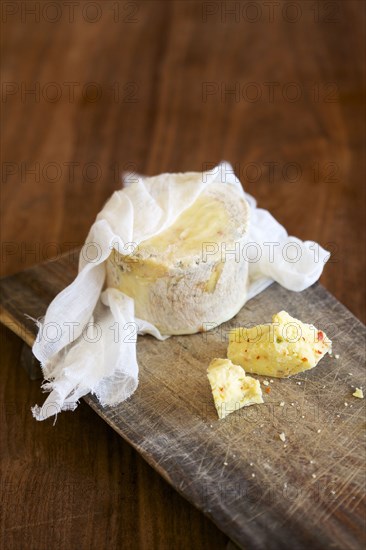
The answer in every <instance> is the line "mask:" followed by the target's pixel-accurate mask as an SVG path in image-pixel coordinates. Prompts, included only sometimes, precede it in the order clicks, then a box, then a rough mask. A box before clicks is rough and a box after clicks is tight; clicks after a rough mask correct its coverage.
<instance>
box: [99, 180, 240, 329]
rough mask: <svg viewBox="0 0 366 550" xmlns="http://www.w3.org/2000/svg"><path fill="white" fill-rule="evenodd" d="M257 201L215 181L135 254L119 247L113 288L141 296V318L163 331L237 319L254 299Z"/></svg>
mask: <svg viewBox="0 0 366 550" xmlns="http://www.w3.org/2000/svg"><path fill="white" fill-rule="evenodd" d="M248 222H249V207H248V204H247V202H246V200H245V199H244V198H243V196H242V195H241V194H240V193H239V191H238V190H237V189H236V187H235V186H233V185H230V184H222V183H220V184H211V185H210V186H208V187H207V189H206V190H205V191H204V192H202V194H201V195H200V196H199V197H198V199H197V200H196V201H195V202H194V204H193V205H192V206H191V207H189V208H187V209H186V210H185V211H183V213H182V214H181V215H180V216H179V217H178V218H177V220H176V221H175V222H174V223H173V224H172V225H171V226H170V227H169V228H167V229H166V230H164V231H162V232H160V233H159V234H157V235H155V236H154V237H152V238H150V239H148V240H146V241H143V242H142V243H140V245H139V246H138V247H137V248H135V250H134V251H133V252H132V254H130V255H126V254H120V253H119V252H118V251H116V250H113V252H112V253H111V255H110V257H109V259H108V261H107V286H109V287H114V288H118V289H119V290H121V291H122V292H124V293H125V294H127V295H128V296H130V297H131V298H133V299H134V303H135V316H136V317H137V318H140V319H145V320H147V321H149V322H151V323H152V324H154V325H155V326H156V327H157V328H158V329H159V330H160V332H161V333H162V334H191V333H194V332H200V331H205V330H208V329H209V328H212V327H213V326H217V325H218V324H220V323H222V322H224V321H227V320H228V319H231V318H232V317H233V316H234V315H236V313H237V312H238V311H239V310H240V308H241V307H242V306H243V305H244V303H245V301H246V297H247V286H248V263H247V261H246V259H245V257H244V255H243V254H242V248H243V246H244V244H245V238H246V234H247V227H248Z"/></svg>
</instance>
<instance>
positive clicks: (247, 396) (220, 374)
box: [207, 359, 263, 419]
mask: <svg viewBox="0 0 366 550" xmlns="http://www.w3.org/2000/svg"><path fill="white" fill-rule="evenodd" d="M207 376H208V380H209V382H210V385H211V390H212V395H213V398H214V402H215V407H216V410H217V414H218V415H219V418H220V419H222V418H225V417H226V416H227V415H228V414H230V413H232V412H234V411H236V410H238V409H240V408H241V407H247V406H249V405H254V404H255V403H263V398H262V390H261V387H260V384H259V381H258V380H255V379H254V378H252V377H251V376H246V374H245V371H244V369H243V368H242V367H240V366H239V365H234V364H233V363H232V362H231V361H230V359H213V360H212V361H211V363H210V365H209V367H208V369H207Z"/></svg>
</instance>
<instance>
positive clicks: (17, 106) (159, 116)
mask: <svg viewBox="0 0 366 550" xmlns="http://www.w3.org/2000/svg"><path fill="white" fill-rule="evenodd" d="M55 5H56V3H54V2H53V3H46V2H45V3H44V2H25V1H23V2H22V1H20V2H3V5H2V19H1V22H2V62H3V69H2V103H1V108H2V116H1V122H2V130H3V136H4V137H3V146H2V222H1V229H2V249H1V272H2V275H8V274H11V273H14V272H16V271H19V270H21V269H24V268H26V267H28V266H30V265H33V264H36V263H38V262H40V261H44V260H47V259H49V258H51V257H55V256H57V255H58V254H60V253H61V252H65V251H67V250H70V249H72V248H74V247H76V246H78V245H80V244H82V242H83V240H84V239H85V236H86V234H87V231H88V228H89V226H90V225H91V223H92V222H93V220H94V218H95V215H96V214H97V212H98V211H99V210H100V208H101V206H102V205H103V202H104V201H105V200H106V199H107V198H108V196H109V195H110V194H111V192H112V191H113V190H114V189H116V188H118V187H119V186H120V174H121V172H122V171H127V172H128V173H129V177H130V178H131V177H133V174H134V172H142V173H146V174H150V175H152V174H156V173H159V172H162V171H184V170H201V169H204V168H205V167H206V166H208V165H211V164H213V163H217V162H218V161H220V160H222V159H226V160H228V161H230V162H231V163H232V164H234V165H235V167H236V171H237V173H238V175H240V177H241V179H242V181H243V184H244V186H245V189H246V190H248V191H249V192H251V193H252V194H254V195H255V196H256V198H257V199H258V201H259V204H260V205H261V206H263V207H265V208H268V209H269V210H270V211H271V212H272V213H273V215H274V216H275V217H277V218H278V219H279V221H281V222H282V223H283V224H284V225H285V226H286V228H287V229H288V231H289V232H290V233H291V234H294V235H296V236H298V237H300V238H302V239H313V240H316V241H318V242H319V243H320V244H322V245H323V246H324V247H326V248H328V249H330V250H331V251H332V252H333V257H332V261H331V262H330V263H329V264H328V265H327V266H326V268H325V272H324V274H323V276H322V278H321V281H322V283H323V284H324V285H325V286H326V287H327V288H328V289H329V290H330V291H331V292H333V294H335V296H336V297H337V298H338V299H339V300H340V301H341V302H343V303H344V304H345V305H346V306H347V307H348V308H349V309H350V310H351V311H352V312H353V313H354V314H355V315H356V316H358V317H359V318H360V319H361V320H363V321H365V319H366V312H365V308H364V303H365V284H364V272H365V254H364V245H363V243H364V236H365V233H364V219H365V207H364V204H365V185H364V177H365V170H364V168H365V167H364V157H363V147H364V145H365V143H364V142H365V126H364V116H365V109H364V107H365V102H364V97H365V80H364V75H363V74H362V71H363V67H364V66H365V55H364V39H365V3H364V2H362V1H350V0H347V1H330V2H316V1H306V0H304V1H299V0H297V1H295V2H290V3H287V2H278V3H277V2H273V3H272V2H270V3H266V2H261V1H258V2H226V3H220V2H215V1H214V2H189V1H188V2H183V1H176V2H168V1H162V2H157V1H154V0H151V1H147V0H145V1H137V2H134V1H133V2H119V1H117V2H115V1H113V2H101V1H99V2H92V3H91V2H83V1H81V2H78V3H75V5H74V7H73V8H72V7H70V6H68V5H67V3H64V2H62V1H60V2H58V3H57V6H58V9H56V8H55ZM47 6H48V7H47ZM2 349H3V352H2V354H1V369H0V376H1V378H2V383H1V392H2V395H1V420H2V429H1V436H2V458H1V460H2V463H1V469H2V472H3V479H2V482H1V499H2V503H1V504H2V523H1V532H2V533H3V537H5V539H3V545H4V547H5V546H6V548H14V549H19V548H25V547H26V548H30V549H37V550H41V549H43V548H44V549H46V548H57V549H66V548H68V549H70V548H105V547H108V548H118V547H121V546H123V548H146V549H150V548H159V549H160V548H172V547H174V548H192V547H194V548H223V547H225V545H226V543H227V537H225V536H224V535H222V534H221V533H220V532H219V531H218V530H217V528H216V527H215V526H214V525H213V524H211V523H210V522H209V521H208V520H207V519H205V518H204V517H203V516H202V515H201V514H200V513H199V512H197V511H196V510H195V509H194V508H193V507H192V506H190V505H189V504H187V503H186V502H185V501H184V500H183V499H182V498H181V497H180V496H179V495H178V494H176V493H175V492H174V491H173V490H172V489H171V488H170V487H169V486H168V485H167V484H166V483H165V482H164V481H163V480H161V479H160V478H159V477H158V475H157V474H155V472H153V471H152V470H151V468H150V467H149V466H148V465H147V464H145V463H144V461H143V460H142V459H141V458H140V457H139V456H138V455H137V454H136V453H135V452H134V451H133V450H131V449H130V448H129V446H128V445H127V444H125V443H124V442H123V441H122V440H121V439H120V438H119V437H118V436H117V435H116V434H115V433H114V432H113V431H112V430H111V429H110V428H108V426H106V425H105V424H104V423H103V422H102V420H101V419H100V418H98V417H97V416H96V415H95V414H94V413H93V412H92V411H91V410H90V409H89V408H88V407H87V406H86V405H85V404H81V405H80V407H79V408H78V410H77V411H76V412H75V413H73V414H65V415H61V416H60V417H59V418H58V420H57V424H56V426H55V427H53V426H52V422H48V423H42V424H38V423H35V422H34V421H33V419H32V418H31V415H30V411H29V409H30V406H31V405H32V404H34V403H35V402H40V401H41V400H42V396H41V392H40V389H39V381H38V382H37V381H36V382H34V381H33V382H32V381H30V380H29V379H28V378H27V375H26V374H25V372H24V371H23V370H22V369H21V368H20V367H19V358H20V352H21V343H20V340H19V339H18V338H17V337H16V336H14V335H13V334H11V333H10V332H9V331H8V330H6V329H2Z"/></svg>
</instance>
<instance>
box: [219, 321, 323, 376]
mask: <svg viewBox="0 0 366 550" xmlns="http://www.w3.org/2000/svg"><path fill="white" fill-rule="evenodd" d="M331 349H332V342H331V341H330V340H329V338H328V337H327V335H326V334H325V333H324V332H323V331H322V330H318V329H317V328H315V327H314V326H313V325H310V324H306V323H302V322H301V321H299V320H298V319H295V318H294V317H291V316H290V315H289V314H288V313H287V312H286V311H280V312H279V313H277V314H276V315H273V318H272V323H269V324H267V325H258V326H255V327H252V328H242V327H239V328H236V329H234V330H232V331H230V334H229V347H228V352H227V356H228V358H229V359H231V361H233V363H235V364H237V365H241V366H242V367H243V368H244V369H245V371H246V372H250V373H255V374H260V375H264V376H273V377H278V378H286V377H288V376H292V375H293V374H296V373H298V372H302V371H305V370H308V369H312V368H314V367H315V366H316V365H317V364H318V363H319V361H320V360H321V359H322V358H323V357H324V355H325V354H326V353H329V352H330V351H331Z"/></svg>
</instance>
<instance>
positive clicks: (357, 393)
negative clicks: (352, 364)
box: [352, 388, 364, 399]
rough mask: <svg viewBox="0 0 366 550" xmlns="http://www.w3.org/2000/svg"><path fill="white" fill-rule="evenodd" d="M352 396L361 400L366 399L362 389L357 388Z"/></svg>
mask: <svg viewBox="0 0 366 550" xmlns="http://www.w3.org/2000/svg"><path fill="white" fill-rule="evenodd" d="M352 395H353V397H358V398H359V399H363V398H364V395H363V391H362V390H361V388H356V391H355V392H354V393H353V394H352Z"/></svg>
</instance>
